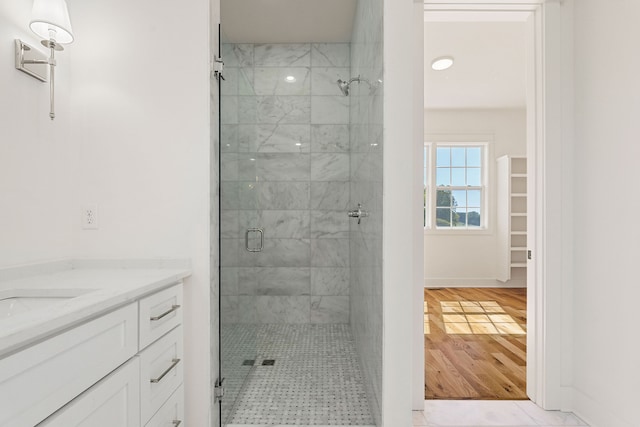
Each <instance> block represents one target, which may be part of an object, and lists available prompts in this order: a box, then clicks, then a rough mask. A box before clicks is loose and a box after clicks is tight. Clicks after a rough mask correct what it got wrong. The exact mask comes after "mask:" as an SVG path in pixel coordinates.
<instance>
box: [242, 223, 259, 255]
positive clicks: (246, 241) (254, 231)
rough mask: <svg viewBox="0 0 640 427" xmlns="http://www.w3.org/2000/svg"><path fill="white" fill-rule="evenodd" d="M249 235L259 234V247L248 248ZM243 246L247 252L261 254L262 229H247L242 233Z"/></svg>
mask: <svg viewBox="0 0 640 427" xmlns="http://www.w3.org/2000/svg"><path fill="white" fill-rule="evenodd" d="M249 233H259V234H260V245H259V246H258V247H253V248H252V247H251V246H249ZM244 244H245V247H246V248H247V250H248V251H249V252H262V248H263V247H264V232H263V231H262V228H247V231H246V232H245V233H244Z"/></svg>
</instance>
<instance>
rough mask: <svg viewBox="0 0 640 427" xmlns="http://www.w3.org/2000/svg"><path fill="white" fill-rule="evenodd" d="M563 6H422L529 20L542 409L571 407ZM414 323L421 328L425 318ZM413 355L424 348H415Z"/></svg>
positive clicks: (532, 276)
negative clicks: (566, 361) (566, 364)
mask: <svg viewBox="0 0 640 427" xmlns="http://www.w3.org/2000/svg"><path fill="white" fill-rule="evenodd" d="M563 3H564V0H546V1H545V0H484V1H483V0H433V1H432V0H425V2H424V12H425V15H426V13H430V14H436V13H447V14H449V13H451V14H453V13H455V14H460V17H463V16H464V17H465V18H469V19H470V20H474V15H475V16H476V17H477V16H478V15H477V14H493V16H495V14H496V13H499V14H501V16H502V17H504V18H506V19H507V20H508V19H510V18H511V17H513V18H515V17H516V16H517V15H520V16H522V14H526V15H528V17H527V19H526V21H527V25H528V35H527V37H528V39H527V45H528V47H530V48H533V55H528V56H529V59H528V64H527V68H528V70H529V72H531V71H533V75H529V76H528V77H527V159H528V161H527V162H528V165H527V166H528V167H527V170H528V180H527V181H528V182H527V193H528V194H529V197H528V198H527V199H528V206H527V211H528V212H529V215H528V220H527V229H528V239H527V243H528V249H530V250H532V251H533V254H534V257H533V259H532V260H530V261H528V265H527V267H528V268H527V283H528V285H527V288H528V291H527V294H528V297H527V313H528V316H527V395H528V396H529V398H530V399H531V400H532V401H533V402H535V403H536V404H537V405H539V406H541V407H542V408H544V409H567V408H569V402H568V400H567V399H566V397H565V396H563V391H564V388H563V386H562V379H563V375H562V373H563V372H562V357H563V350H565V351H566V348H564V347H563V344H562V338H565V337H568V336H570V322H569V321H567V318H568V316H567V314H566V309H567V307H563V300H562V295H563V294H564V293H565V292H566V291H570V280H571V273H570V269H569V268H568V265H569V264H570V261H571V254H570V253H569V251H568V249H565V247H566V246H567V245H563V243H564V242H566V241H567V240H568V239H569V238H570V237H571V231H570V227H569V225H570V222H569V219H568V218H569V217H570V212H569V211H568V206H569V204H568V203H567V194H570V193H568V192H567V189H568V188H569V186H570V178H568V177H566V176H565V175H563V173H562V168H563V165H564V166H566V162H567V160H566V158H567V157H566V156H563V154H565V153H566V151H567V150H569V149H570V144H569V143H568V141H567V139H566V137H564V135H565V132H570V131H568V129H569V123H568V122H566V121H563V120H562V117H563V115H564V116H566V115H567V113H570V112H571V110H570V109H571V105H570V103H567V104H565V103H564V102H563V101H565V100H566V99H567V93H566V92H565V91H564V90H563V89H565V87H564V86H563V82H564V78H565V77H564V72H565V71H566V69H565V68H564V67H565V66H566V65H565V64H570V61H569V59H564V57H563V55H565V56H566V55H570V47H568V46H569V44H568V41H567V40H566V39H565V37H564V36H565V34H566V33H564V32H563V28H562V24H563V21H562V19H563V18H562V13H563V11H562V9H561V8H562V4H563ZM510 14H514V15H512V16H510ZM425 20H426V16H425ZM520 20H522V19H520ZM565 61H566V62H565ZM569 90H570V89H569ZM416 295H417V294H416ZM420 305H422V304H420ZM563 309H565V310H563ZM563 311H565V313H563ZM414 321H415V320H414ZM419 322H420V327H421V326H422V320H420V321H419ZM420 347H422V346H420ZM414 351H424V350H422V349H420V350H418V348H417V346H416V347H414ZM422 369H423V370H424V364H423V365H422ZM414 374H416V375H417V374H418V373H415V372H414ZM421 378H424V371H422V373H421ZM423 386H424V384H423ZM415 390H416V388H414V393H415ZM422 393H424V387H423V388H422ZM416 400H417V398H416V399H414V401H416ZM414 407H415V404H414Z"/></svg>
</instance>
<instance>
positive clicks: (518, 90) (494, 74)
mask: <svg viewBox="0 0 640 427" xmlns="http://www.w3.org/2000/svg"><path fill="white" fill-rule="evenodd" d="M424 46H425V48H424V51H425V57H424V69H425V88H424V106H425V108H431V109H482V108H524V107H525V106H526V94H525V71H526V64H525V23H524V22H425V31H424ZM446 55H450V56H453V57H454V58H455V63H454V65H453V67H451V68H450V69H448V70H445V71H434V70H432V69H431V61H433V59H435V58H437V57H439V56H446Z"/></svg>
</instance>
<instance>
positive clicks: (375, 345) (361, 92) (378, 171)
mask: <svg viewBox="0 0 640 427" xmlns="http://www.w3.org/2000/svg"><path fill="white" fill-rule="evenodd" d="M382 10H383V3H382V0H359V1H358V6H357V11H356V19H355V26H354V31H353V39H352V43H351V69H352V73H353V74H354V75H360V76H361V77H362V78H364V79H366V80H368V81H369V83H360V84H358V85H357V86H354V87H353V88H352V89H353V90H352V93H351V97H350V98H351V105H350V109H351V113H350V117H351V119H350V120H351V121H350V147H351V166H350V183H351V189H350V196H351V202H350V205H351V206H355V205H357V204H358V203H362V205H363V206H364V208H363V209H364V210H367V211H369V212H370V216H369V217H368V218H365V219H363V220H362V223H361V224H360V225H357V223H356V222H355V221H353V222H351V224H350V259H351V279H350V282H351V284H350V295H351V299H350V302H351V319H350V320H351V330H352V332H353V335H354V338H355V340H356V350H357V352H358V356H359V358H360V362H361V364H362V367H363V371H364V376H365V382H366V386H367V394H368V398H369V405H370V407H371V411H372V413H373V415H374V419H375V421H376V424H377V425H380V424H381V405H382V338H383V335H382V333H383V330H382V173H383V171H382V150H383V145H384V144H383V142H384V141H383V121H382V120H383V83H382V82H383V67H382V59H383V57H382V46H383V45H382V43H383V38H382V35H383V34H382V28H383V26H382V23H383V20H382Z"/></svg>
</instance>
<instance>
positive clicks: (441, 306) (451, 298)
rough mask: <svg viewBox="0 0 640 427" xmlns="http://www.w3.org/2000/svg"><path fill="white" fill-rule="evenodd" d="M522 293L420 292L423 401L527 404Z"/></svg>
mask: <svg viewBox="0 0 640 427" xmlns="http://www.w3.org/2000/svg"><path fill="white" fill-rule="evenodd" d="M526 295H527V294H526V289H520V288H518V289H503V288H443V289H425V291H424V301H425V336H424V350H425V376H426V378H425V381H426V386H425V399H476V400H490V399H527V395H526V332H525V331H526V323H527V311H526V310H527V298H526Z"/></svg>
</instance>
